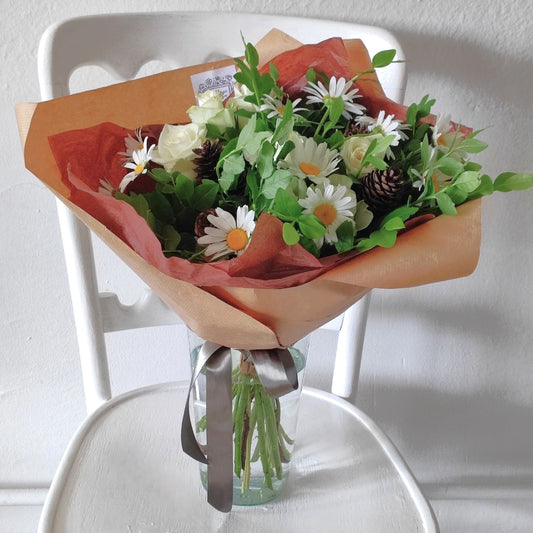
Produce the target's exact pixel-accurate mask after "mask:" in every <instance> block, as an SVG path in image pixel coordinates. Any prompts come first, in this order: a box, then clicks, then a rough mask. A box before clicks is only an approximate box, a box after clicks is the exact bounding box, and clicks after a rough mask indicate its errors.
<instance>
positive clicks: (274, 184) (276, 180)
mask: <svg viewBox="0 0 533 533" xmlns="http://www.w3.org/2000/svg"><path fill="white" fill-rule="evenodd" d="M291 181H292V174H291V173H290V172H289V171H288V170H283V169H278V170H276V171H275V172H274V173H273V174H272V176H270V177H269V178H267V179H266V180H265V181H264V182H263V186H262V188H261V193H262V194H263V196H264V197H265V198H268V199H269V200H271V199H272V198H275V197H276V194H277V192H278V190H279V189H286V188H287V187H288V186H289V185H290V183H291Z"/></svg>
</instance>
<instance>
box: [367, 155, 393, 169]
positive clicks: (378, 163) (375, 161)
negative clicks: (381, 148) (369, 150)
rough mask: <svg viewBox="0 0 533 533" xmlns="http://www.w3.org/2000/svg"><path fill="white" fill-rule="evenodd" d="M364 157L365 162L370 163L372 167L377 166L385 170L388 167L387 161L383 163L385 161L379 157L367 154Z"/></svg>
mask: <svg viewBox="0 0 533 533" xmlns="http://www.w3.org/2000/svg"><path fill="white" fill-rule="evenodd" d="M365 159H366V164H369V165H372V166H373V167H375V168H378V169H379V170H385V169H386V168H387V167H388V165H387V163H385V161H384V160H383V159H381V158H379V157H375V156H373V155H369V156H367V157H366V158H365ZM366 164H365V166H366Z"/></svg>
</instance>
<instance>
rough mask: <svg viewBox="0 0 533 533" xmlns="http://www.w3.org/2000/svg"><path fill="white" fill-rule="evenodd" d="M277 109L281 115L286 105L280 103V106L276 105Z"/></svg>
mask: <svg viewBox="0 0 533 533" xmlns="http://www.w3.org/2000/svg"><path fill="white" fill-rule="evenodd" d="M276 111H277V112H278V113H279V114H280V115H283V113H284V111H285V107H284V106H282V105H280V106H278V107H276Z"/></svg>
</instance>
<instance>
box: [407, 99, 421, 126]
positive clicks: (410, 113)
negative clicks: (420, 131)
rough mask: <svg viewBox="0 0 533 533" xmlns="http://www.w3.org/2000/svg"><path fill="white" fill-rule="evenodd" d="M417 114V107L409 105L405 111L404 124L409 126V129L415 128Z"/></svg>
mask: <svg viewBox="0 0 533 533" xmlns="http://www.w3.org/2000/svg"><path fill="white" fill-rule="evenodd" d="M417 112H418V106H417V105H416V104H411V105H410V106H409V108H408V109H407V115H406V119H405V120H406V122H407V124H409V125H410V126H411V129H414V128H415V126H416V114H417Z"/></svg>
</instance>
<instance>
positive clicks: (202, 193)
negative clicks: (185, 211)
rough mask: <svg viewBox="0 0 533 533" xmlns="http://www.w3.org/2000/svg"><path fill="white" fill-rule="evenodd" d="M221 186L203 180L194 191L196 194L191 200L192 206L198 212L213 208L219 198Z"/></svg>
mask: <svg viewBox="0 0 533 533" xmlns="http://www.w3.org/2000/svg"><path fill="white" fill-rule="evenodd" d="M219 190H220V186H219V184H218V183H217V182H215V181H212V180H202V183H200V184H199V185H197V186H196V187H195V189H194V194H193V196H192V199H191V205H192V207H194V208H195V209H196V210H197V211H203V210H204V209H209V208H210V207H213V205H214V204H215V201H216V199H217V196H218V192H219Z"/></svg>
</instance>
